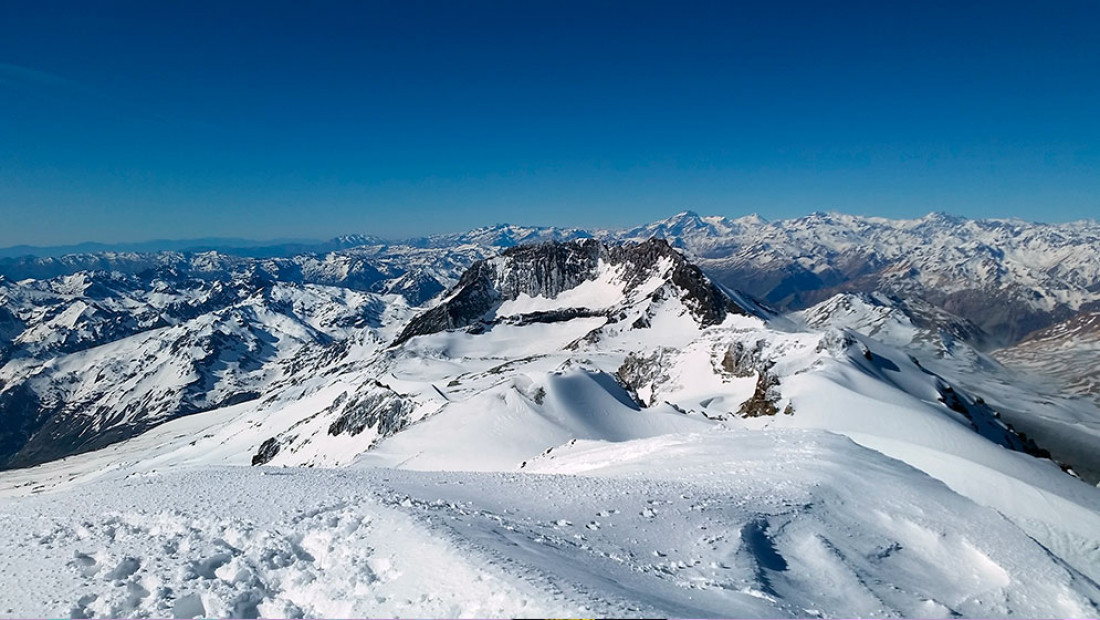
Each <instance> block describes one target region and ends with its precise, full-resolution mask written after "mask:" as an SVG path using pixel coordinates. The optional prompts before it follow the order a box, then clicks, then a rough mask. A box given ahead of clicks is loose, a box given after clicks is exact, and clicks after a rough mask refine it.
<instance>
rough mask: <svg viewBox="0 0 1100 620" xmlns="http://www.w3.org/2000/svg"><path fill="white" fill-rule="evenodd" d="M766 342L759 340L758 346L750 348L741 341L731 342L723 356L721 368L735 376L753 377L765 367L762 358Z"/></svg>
mask: <svg viewBox="0 0 1100 620" xmlns="http://www.w3.org/2000/svg"><path fill="white" fill-rule="evenodd" d="M763 348H764V342H763V341H759V342H757V343H756V346H754V347H752V348H749V347H746V346H745V345H744V344H743V343H741V342H734V343H732V344H730V346H729V348H728V349H727V350H726V354H725V356H723V357H722V363H721V369H722V370H724V371H725V372H727V373H729V374H731V375H733V376H734V377H741V378H744V377H751V376H753V375H754V374H757V373H760V372H762V371H763V370H764V369H765V364H764V362H763V360H762V359H761V355H762V351H763Z"/></svg>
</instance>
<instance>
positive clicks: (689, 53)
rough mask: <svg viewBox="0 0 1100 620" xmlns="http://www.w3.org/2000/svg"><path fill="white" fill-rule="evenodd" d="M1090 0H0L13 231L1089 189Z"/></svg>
mask: <svg viewBox="0 0 1100 620" xmlns="http://www.w3.org/2000/svg"><path fill="white" fill-rule="evenodd" d="M1098 27H1100V2H1096V1H1094V0H1084V1H1055V2H1035V1H1029V2H1011V1H1004V2H955V1H951V2H911V3H901V2H881V1H875V2H865V3H850V2H839V3H827V2H816V1H806V2H783V1H774V0H769V1H767V2H757V3H748V2H737V1H726V2H714V3H703V2H662V3H652V2H641V1H637V0H630V1H624V2H615V3H610V2H607V3H605V2H594V1H591V0H587V1H583V2H565V1H560V0H557V1H553V2H536V1H527V0H522V1H509V2H450V1H447V2H444V1H439V2H413V1H409V0H400V1H394V2H346V3H344V2H317V3H304V2H285V3H284V2H275V1H263V2H234V1H231V0H230V1H226V2H190V1H189V2H169V1H167V0H157V1H156V2H148V1H144V0H143V1H141V2H132V3H130V2H107V1H103V2H83V1H81V2H76V1H74V2H50V1H45V0H32V1H28V2H22V1H19V0H5V1H4V2H0V222H2V225H0V245H12V244H19V243H30V244H56V243H65V242H75V241H85V240H96V241H129V240H140V239H150V238H183V237H198V236H215V235H217V236H238V237H251V238H275V237H298V238H301V237H312V238H321V237H328V236H332V235H336V234H341V233H347V232H367V233H376V234H382V235H404V234H421V233H431V232H442V231H449V230H459V229H465V228H468V227H472V226H476V225H482V224H488V223H494V222H502V221H509V222H516V223H533V224H557V225H579V226H615V225H626V224H635V223H641V222H644V221H648V220H652V219H656V218H659V217H665V216H668V215H670V214H672V213H674V212H676V211H680V210H683V209H693V210H695V211H699V212H702V213H713V214H722V215H729V216H738V215H742V214H746V213H750V212H758V213H760V214H761V215H763V216H765V217H768V218H778V217H788V216H792V215H801V214H805V213H807V212H810V211H814V210H838V211H843V212H849V213H864V214H875V215H885V216H891V217H908V216H919V215H922V214H924V213H927V212H929V211H936V210H943V211H949V212H953V213H958V214H962V215H967V216H972V217H999V216H1019V217H1024V218H1028V219H1037V220H1044V221H1061V220H1071V219H1076V218H1082V217H1097V216H1100V35H1098V34H1097V32H1098Z"/></svg>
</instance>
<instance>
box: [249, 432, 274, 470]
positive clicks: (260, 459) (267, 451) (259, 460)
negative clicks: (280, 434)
mask: <svg viewBox="0 0 1100 620" xmlns="http://www.w3.org/2000/svg"><path fill="white" fill-rule="evenodd" d="M278 453H279V441H278V440H277V439H275V438H274V437H272V438H271V439H268V440H266V441H264V442H263V443H262V444H260V449H259V450H257V451H256V454H254V455H252V464H253V465H265V464H267V463H269V462H270V461H271V459H273V458H275V455H276V454H278Z"/></svg>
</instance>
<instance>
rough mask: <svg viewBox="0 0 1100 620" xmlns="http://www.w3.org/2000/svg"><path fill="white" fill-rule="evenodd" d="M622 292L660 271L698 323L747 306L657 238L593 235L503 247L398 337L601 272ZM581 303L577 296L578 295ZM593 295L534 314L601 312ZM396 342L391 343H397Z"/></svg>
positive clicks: (478, 318) (556, 291)
mask: <svg viewBox="0 0 1100 620" xmlns="http://www.w3.org/2000/svg"><path fill="white" fill-rule="evenodd" d="M607 269H613V270H614V274H613V276H611V281H609V282H610V283H613V285H614V286H617V287H619V288H620V289H621V291H622V297H623V298H624V299H625V298H626V297H627V296H628V295H629V294H630V293H632V292H634V291H636V290H637V289H638V288H639V287H640V286H641V285H642V284H643V283H646V282H650V281H651V280H652V279H653V278H654V277H664V278H665V280H666V282H665V283H664V284H665V285H666V286H671V287H672V288H674V289H676V292H677V293H678V295H679V297H680V300H681V301H682V302H683V303H684V305H685V306H686V307H687V308H688V310H689V311H690V312H691V314H692V316H693V317H694V318H695V319H696V321H697V322H698V323H699V324H700V325H701V326H703V327H706V326H710V325H717V324H718V323H721V322H722V320H723V319H725V317H726V315H727V314H729V313H736V314H746V313H747V312H746V311H745V310H744V309H743V308H742V307H741V306H739V305H738V304H737V303H736V302H734V301H733V300H732V299H731V298H730V297H729V296H727V295H726V294H725V293H723V292H722V291H721V290H720V289H719V288H718V287H717V286H715V285H714V284H713V283H712V282H711V281H710V280H709V279H708V278H707V277H706V276H705V275H704V274H703V272H702V271H701V270H700V269H699V268H698V267H696V266H695V265H693V264H691V263H690V262H688V261H687V259H685V258H684V256H683V255H682V254H681V253H680V252H679V251H677V250H676V249H674V248H673V247H672V246H670V245H669V243H668V242H667V241H665V240H664V239H657V238H651V239H649V240H647V241H643V242H641V243H628V244H623V245H607V244H604V243H602V242H600V241H597V240H594V239H578V240H574V241H567V242H557V241H550V242H546V243H540V244H532V245H520V246H515V247H512V248H508V249H506V250H504V251H503V252H501V254H500V255H499V256H497V257H494V258H491V259H487V260H483V261H479V262H477V263H475V264H474V265H473V266H471V267H470V268H469V269H468V270H467V271H466V272H465V273H464V274H463V275H462V277H461V278H460V280H459V282H458V284H457V285H456V286H455V287H454V288H453V289H452V290H451V292H450V295H449V296H448V298H447V300H446V301H444V302H443V303H442V304H440V305H439V306H436V307H435V308H432V309H431V310H428V311H427V312H424V313H423V314H421V315H419V316H417V317H415V318H414V319H413V320H412V321H411V322H410V323H409V325H408V326H407V327H406V328H405V330H404V331H403V332H402V333H401V335H400V336H399V337H398V339H397V341H396V343H401V342H404V341H406V340H408V339H409V338H412V337H413V336H418V335H423V334H431V333H435V332H439V331H444V330H449V329H459V328H463V327H469V326H472V325H475V324H478V323H489V322H492V321H493V319H494V318H495V317H494V310H495V309H497V308H499V307H500V305H501V304H502V303H503V302H506V301H514V300H517V299H519V298H520V297H521V296H526V297H529V298H544V299H555V298H557V297H558V296H559V295H560V294H561V293H563V292H565V291H568V290H571V289H574V288H576V287H577V286H579V285H581V284H582V283H585V282H588V281H594V280H596V279H597V278H598V277H605V276H606V275H607V273H606V271H607ZM582 303H583V301H582ZM599 305H600V304H599V303H596V302H594V301H593V302H591V303H588V304H587V305H586V306H584V307H570V308H559V309H557V310H556V311H555V312H553V313H541V314H540V320H544V321H545V320H555V319H553V318H550V317H558V319H559V320H560V319H565V318H575V317H578V316H595V315H601V314H606V313H608V311H609V308H605V307H598V306H599ZM396 343H395V344H396Z"/></svg>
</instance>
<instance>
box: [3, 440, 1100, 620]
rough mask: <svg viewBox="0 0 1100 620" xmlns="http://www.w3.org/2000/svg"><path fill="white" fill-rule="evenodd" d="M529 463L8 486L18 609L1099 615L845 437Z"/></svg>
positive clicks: (1062, 569)
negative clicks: (23, 489) (49, 487)
mask: <svg viewBox="0 0 1100 620" xmlns="http://www.w3.org/2000/svg"><path fill="white" fill-rule="evenodd" d="M528 469H529V471H531V472H537V473H519V472H513V473H482V474H478V473H457V472H435V473H433V472H410V471H398V470H390V469H377V468H352V469H298V468H275V469H272V468H258V469H257V468H253V469H249V468H234V467H229V468H226V467H210V466H202V467H182V466H181V467H167V468H163V469H162V468H157V469H155V470H147V471H144V472H130V473H128V474H123V473H122V472H117V473H116V474H115V475H113V476H108V477H106V478H104V479H102V480H101V481H100V482H97V483H91V484H84V485H79V486H75V487H71V488H69V489H68V490H62V491H58V492H54V493H49V494H45V495H38V496H33V497H21V498H17V499H4V500H0V522H2V523H3V524H4V527H3V528H2V530H0V544H2V545H3V548H5V549H8V550H10V553H9V554H6V555H5V557H4V559H3V560H0V562H3V563H5V564H7V566H6V567H5V570H4V571H2V572H0V613H3V614H4V615H6V616H30V615H44V614H48V615H52V616H55V617H58V616H70V615H71V616H74V617H81V616H93V615H94V616H115V617H118V616H141V615H149V616H153V617H191V616H197V615H203V616H232V617H254V616H257V615H259V616H274V617H281V616H294V615H304V616H307V617H317V616H327V617H348V616H360V617H366V616H371V617H378V616H382V617H389V616H408V615H414V616H425V615H427V616H434V617H521V616H537V617H570V616H572V617H578V616H580V615H582V614H585V615H588V616H593V617H603V616H617V617H634V616H640V617H689V616H690V617H715V616H718V617H744V616H749V617H791V616H800V617H813V616H825V617H832V616H876V617H885V616H890V615H901V616H906V617H925V616H933V617H935V616H945V615H955V614H960V615H964V616H985V617H990V616H1021V617H1035V616H1059V617H1083V616H1090V615H1095V614H1096V613H1097V608H1096V606H1095V603H1093V602H1091V601H1095V600H1097V599H1098V598H1100V591H1097V589H1096V586H1095V585H1094V584H1093V583H1092V582H1090V581H1089V580H1088V579H1086V578H1084V577H1083V576H1082V575H1080V574H1079V573H1077V572H1076V571H1074V570H1073V569H1072V568H1069V567H1067V566H1066V565H1065V564H1063V563H1061V562H1059V561H1057V560H1056V559H1055V558H1054V557H1053V556H1051V555H1050V553H1049V552H1048V551H1047V550H1045V549H1044V548H1043V547H1042V546H1040V545H1039V544H1038V543H1036V542H1035V541H1033V540H1032V539H1030V538H1029V537H1028V536H1027V535H1026V534H1025V533H1024V532H1022V531H1021V530H1020V529H1018V528H1017V527H1016V526H1014V525H1013V524H1012V523H1011V522H1010V521H1008V520H1006V519H1005V518H1003V517H1002V516H1001V515H999V514H998V513H996V512H994V511H992V510H989V509H986V508H983V507H981V506H979V505H977V504H975V503H973V502H971V501H969V500H967V499H964V498H963V497H961V496H959V495H957V494H955V493H953V492H952V491H950V490H949V489H948V488H947V487H945V486H943V485H942V484H940V483H938V482H936V481H935V480H933V479H932V478H930V477H928V476H926V475H925V474H922V473H921V472H919V471H917V470H915V469H913V468H911V467H908V466H906V465H903V464H901V463H899V462H897V461H894V460H892V459H889V458H886V457H884V456H882V455H881V454H878V453H876V452H872V451H869V450H867V449H864V448H861V447H859V446H857V445H856V444H854V443H852V442H850V441H848V440H846V439H843V438H841V437H838V436H836V435H832V434H829V433H825V432H820V431H763V432H760V431H729V430H716V431H709V432H703V433H687V434H684V433H677V434H664V435H659V436H656V437H651V438H647V439H638V440H633V441H626V442H617V443H607V442H602V441H577V442H575V443H573V444H571V445H566V446H562V447H561V448H560V449H557V450H554V451H553V452H551V453H550V454H548V455H546V456H544V457H540V458H538V459H536V460H535V461H533V462H532V463H531V464H530V465H529V466H528ZM16 567H18V570H16ZM28 576H33V578H30V579H28V578H27V577H28Z"/></svg>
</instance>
